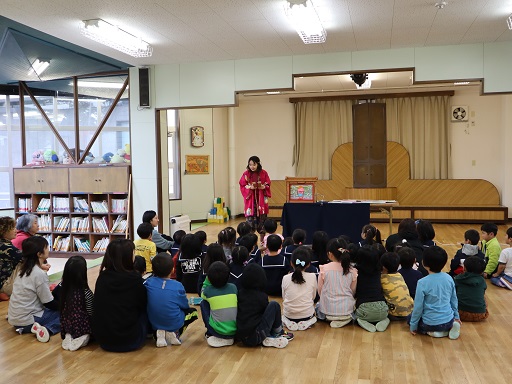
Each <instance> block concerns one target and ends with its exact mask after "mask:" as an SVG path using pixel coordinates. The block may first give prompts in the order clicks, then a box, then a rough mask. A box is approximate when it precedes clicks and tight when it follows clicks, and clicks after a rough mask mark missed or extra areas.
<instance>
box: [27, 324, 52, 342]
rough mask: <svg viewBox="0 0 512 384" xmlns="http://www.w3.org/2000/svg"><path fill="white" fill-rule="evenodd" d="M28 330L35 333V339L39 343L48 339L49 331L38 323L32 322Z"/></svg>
mask: <svg viewBox="0 0 512 384" xmlns="http://www.w3.org/2000/svg"><path fill="white" fill-rule="evenodd" d="M30 332H32V333H35V335H36V338H37V341H40V342H41V343H47V342H48V341H49V340H50V332H48V330H47V329H46V327H43V326H42V325H40V324H39V323H34V324H33V325H32V328H30Z"/></svg>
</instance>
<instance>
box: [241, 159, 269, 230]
mask: <svg viewBox="0 0 512 384" xmlns="http://www.w3.org/2000/svg"><path fill="white" fill-rule="evenodd" d="M240 192H242V196H243V198H244V215H245V217H246V219H247V222H248V223H249V224H251V226H252V228H253V229H257V230H258V232H259V231H260V230H261V229H262V227H263V222H264V221H265V219H266V218H267V214H268V198H269V197H271V194H270V177H268V173H267V172H266V171H265V170H264V169H263V168H262V167H261V162H260V158H259V157H258V156H251V157H249V161H248V162H247V170H246V171H245V172H244V173H243V174H242V177H241V178H240Z"/></svg>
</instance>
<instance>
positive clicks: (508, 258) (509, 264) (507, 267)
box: [491, 227, 512, 290]
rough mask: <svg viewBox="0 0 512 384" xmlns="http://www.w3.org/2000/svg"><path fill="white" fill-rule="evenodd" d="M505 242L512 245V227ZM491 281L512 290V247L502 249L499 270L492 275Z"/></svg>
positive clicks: (508, 230)
mask: <svg viewBox="0 0 512 384" xmlns="http://www.w3.org/2000/svg"><path fill="white" fill-rule="evenodd" d="M505 242H506V243H507V244H508V245H509V246H510V245H512V227H510V228H509V229H507V234H506V238H505ZM491 283H493V284H494V285H497V286H498V287H502V288H507V289H511V290H512V248H510V247H509V248H505V249H504V250H503V251H501V253H500V258H499V260H498V270H497V271H496V272H495V273H494V274H493V275H492V277H491Z"/></svg>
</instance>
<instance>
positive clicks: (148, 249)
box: [133, 223, 156, 273]
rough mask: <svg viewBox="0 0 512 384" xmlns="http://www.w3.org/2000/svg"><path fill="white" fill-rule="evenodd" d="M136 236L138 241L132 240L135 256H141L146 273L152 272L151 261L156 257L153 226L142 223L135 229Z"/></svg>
mask: <svg viewBox="0 0 512 384" xmlns="http://www.w3.org/2000/svg"><path fill="white" fill-rule="evenodd" d="M137 235H139V237H140V239H137V240H134V241H133V243H134V244H135V255H137V256H142V257H143V258H144V260H146V272H148V273H151V272H153V267H152V265H151V259H152V258H153V257H155V256H156V245H155V243H153V241H152V238H153V226H152V225H151V224H150V223H142V224H139V226H138V227H137Z"/></svg>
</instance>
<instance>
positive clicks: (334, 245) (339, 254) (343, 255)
mask: <svg viewBox="0 0 512 384" xmlns="http://www.w3.org/2000/svg"><path fill="white" fill-rule="evenodd" d="M346 248H347V242H346V241H344V240H343V239H339V238H334V239H331V240H330V241H329V242H328V243H327V252H330V253H332V255H333V256H334V258H335V259H336V260H337V261H338V262H340V264H341V267H342V268H343V274H344V275H346V274H348V273H349V272H350V253H349V251H347V249H346Z"/></svg>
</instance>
